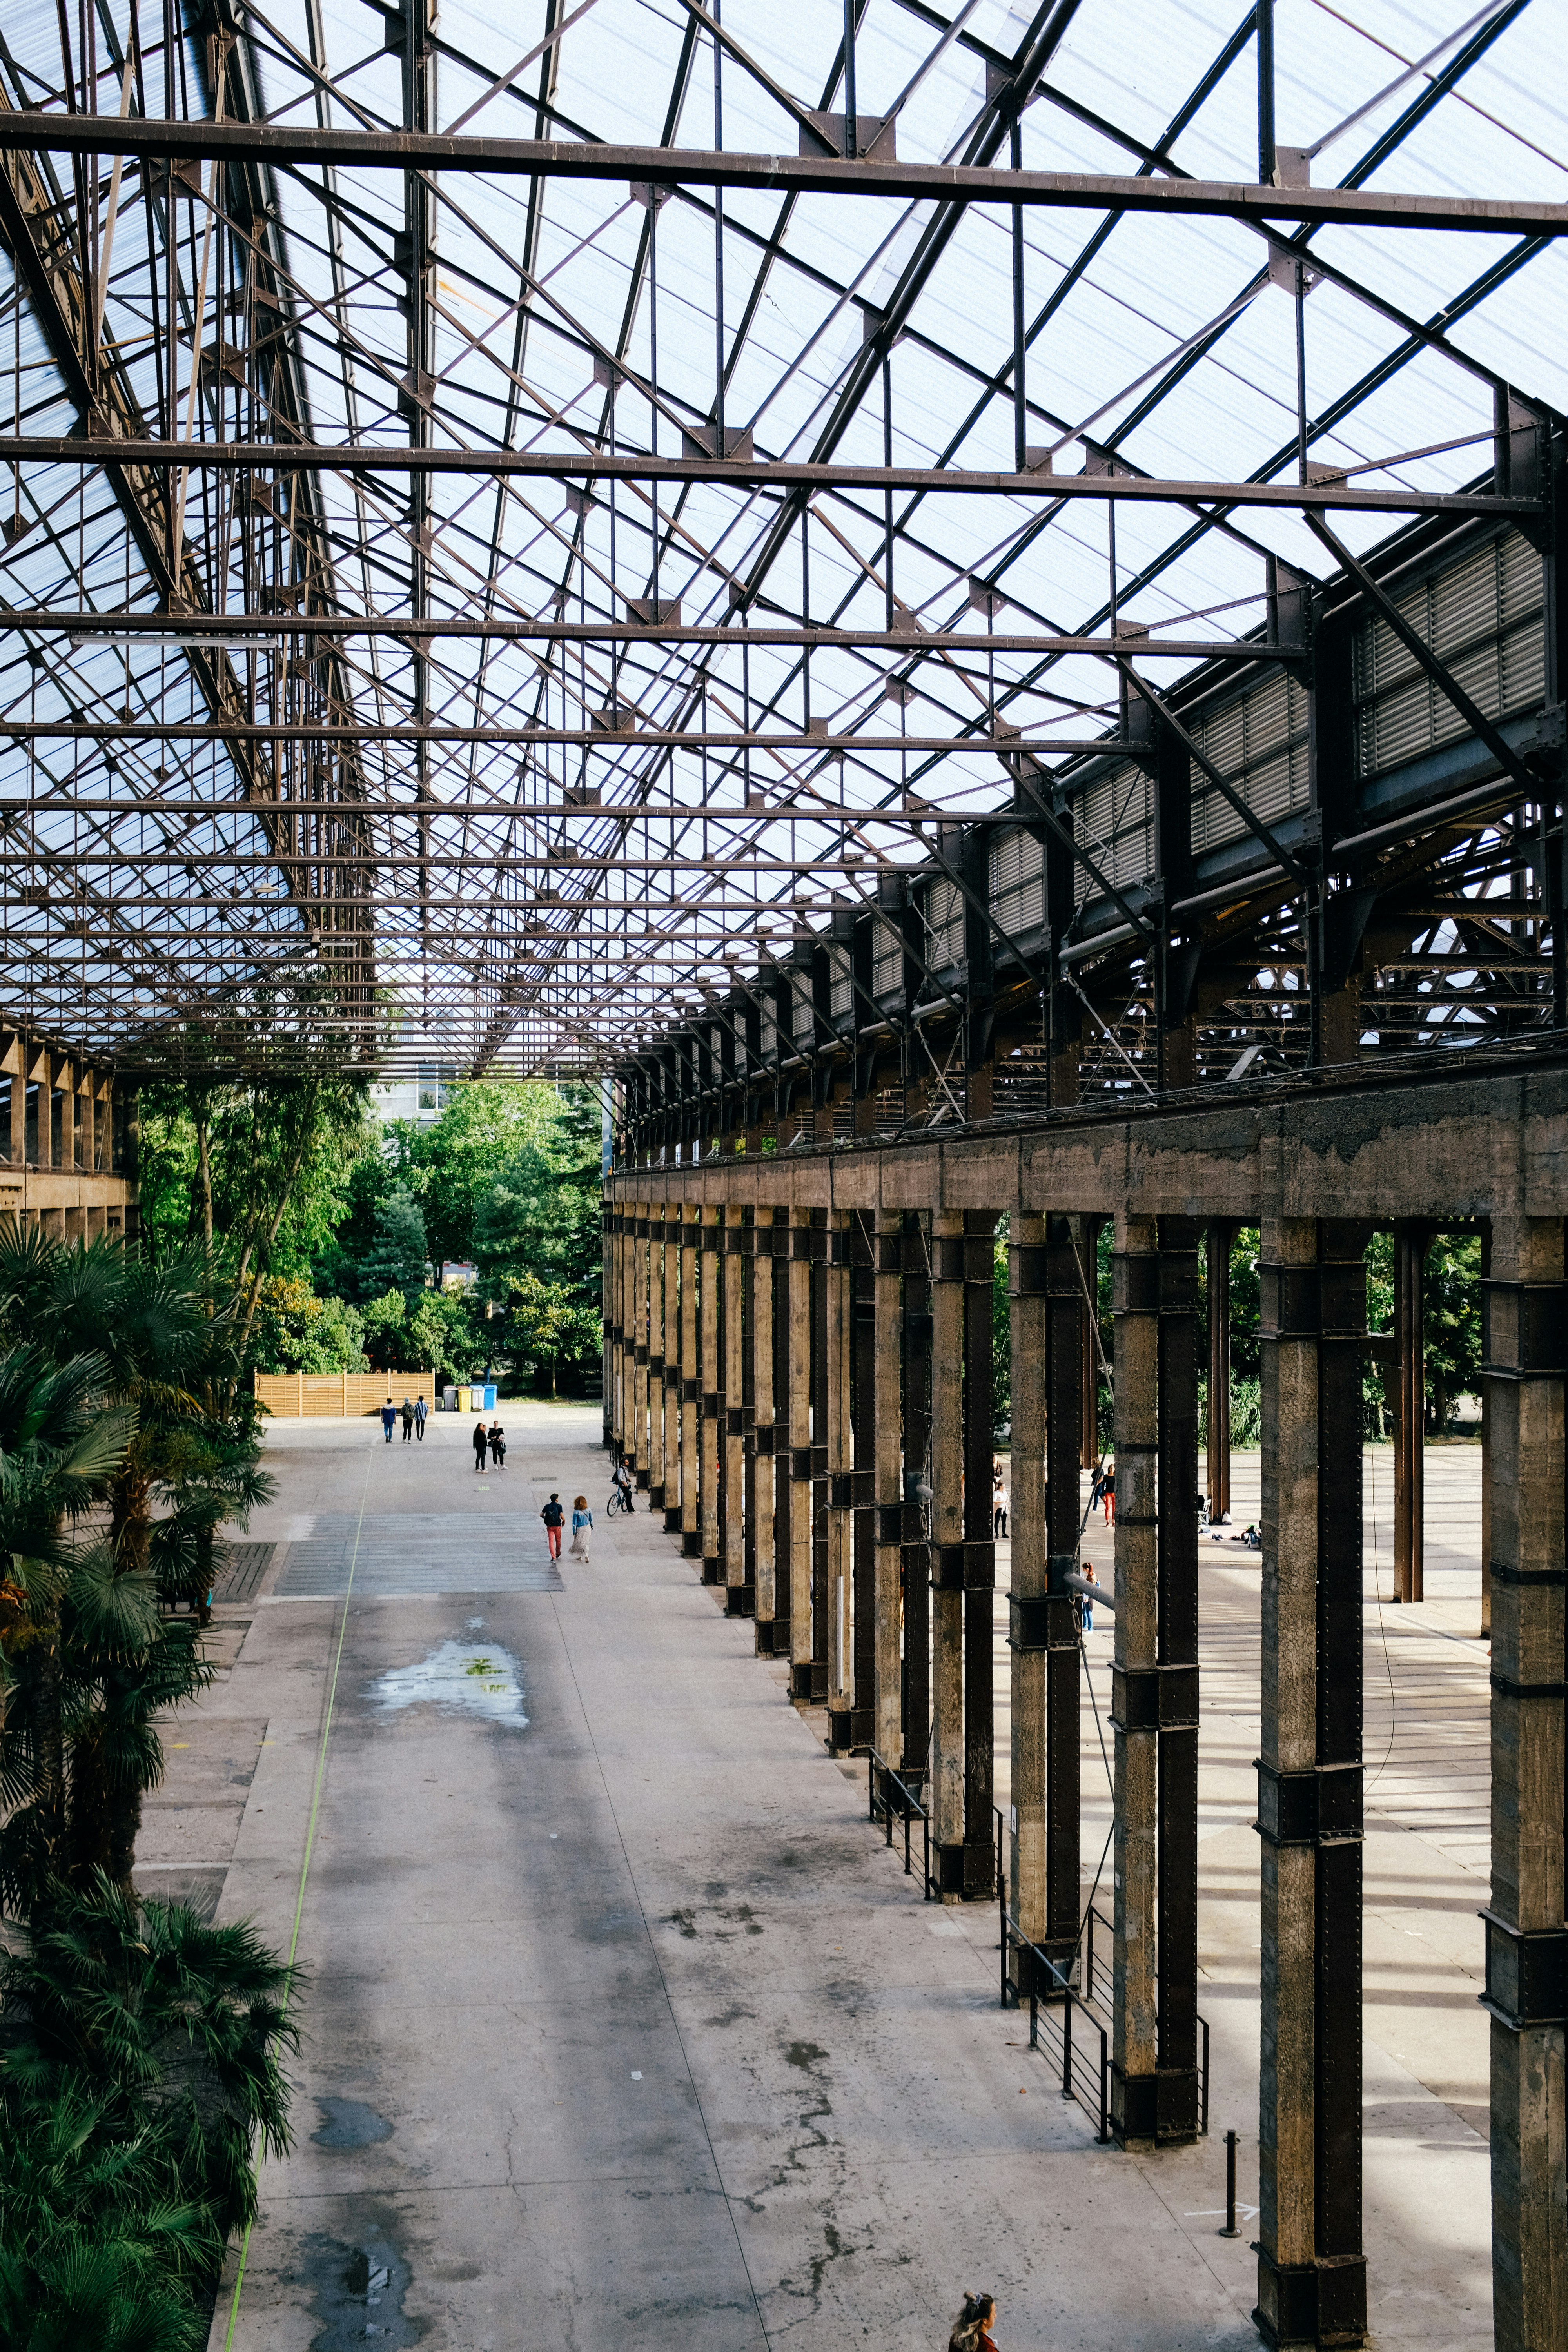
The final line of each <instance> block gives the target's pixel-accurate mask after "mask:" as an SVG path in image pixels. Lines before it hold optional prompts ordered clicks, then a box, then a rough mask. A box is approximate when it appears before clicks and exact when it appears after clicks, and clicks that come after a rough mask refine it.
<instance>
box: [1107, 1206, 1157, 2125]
mask: <svg viewBox="0 0 1568 2352" xmlns="http://www.w3.org/2000/svg"><path fill="white" fill-rule="evenodd" d="M1156 1244H1157V1235H1156V1231H1155V1225H1154V1220H1153V1219H1152V1217H1132V1216H1128V1215H1126V1214H1124V1213H1119V1214H1118V1216H1117V1220H1116V1262H1115V1277H1114V1280H1115V1287H1114V1291H1113V1294H1112V1298H1113V1312H1114V1314H1115V1318H1116V1358H1115V1367H1114V1369H1115V1380H1116V1538H1115V1544H1116V1648H1115V1660H1116V1663H1115V1666H1114V1669H1113V1672H1112V1676H1111V1725H1112V1729H1113V1732H1114V1736H1115V1742H1116V1750H1115V1776H1116V1830H1115V1840H1114V1845H1113V1852H1114V1854H1115V1861H1116V1870H1115V1889H1114V1892H1115V1905H1114V1912H1115V1929H1116V1933H1115V1948H1116V1977H1115V1995H1114V2005H1113V2044H1112V2052H1111V2093H1110V2111H1111V2125H1112V2127H1113V2129H1114V2130H1115V2132H1116V2135H1117V2137H1118V2138H1119V2139H1120V2140H1121V2143H1122V2145H1123V2147H1152V2145H1153V2141H1154V2136H1155V2122H1156V2082H1157V2077H1156V2073H1155V2069H1156V2065H1157V2063H1158V2035H1159V2025H1158V2015H1157V2011H1156V2003H1155V1980H1154V1960H1155V1926H1154V1922H1155V1911H1154V1906H1155V1896H1156V1888H1157V1879H1156V1853H1157V1839H1158V1822H1159V1806H1158V1780H1159V1730H1158V1718H1157V1717H1156V1719H1155V1721H1153V1722H1146V1721H1144V1720H1142V1717H1141V1714H1140V1713H1133V1712H1131V1711H1130V1709H1129V1707H1128V1705H1127V1702H1126V1699H1125V1697H1124V1696H1123V1694H1124V1692H1125V1690H1126V1688H1127V1686H1128V1685H1129V1682H1130V1681H1131V1685H1132V1686H1133V1688H1134V1689H1137V1688H1138V1687H1140V1686H1141V1685H1142V1686H1143V1687H1146V1686H1147V1684H1148V1681H1149V1679H1150V1677H1151V1676H1153V1675H1156V1674H1157V1669H1158V1665H1159V1601H1158V1592H1159V1584H1158V1561H1157V1559H1156V1550H1155V1538H1156V1532H1157V1519H1156V1492H1157V1482H1156V1463H1157V1458H1158V1457H1157V1451H1156V1444H1157V1437H1158V1397H1159V1378H1158V1361H1159V1330H1160V1323H1159V1312H1158V1309H1159V1297H1160V1261H1159V1256H1158V1253H1157V1246H1156Z"/></svg>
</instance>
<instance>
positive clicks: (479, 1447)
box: [474, 1421, 489, 1478]
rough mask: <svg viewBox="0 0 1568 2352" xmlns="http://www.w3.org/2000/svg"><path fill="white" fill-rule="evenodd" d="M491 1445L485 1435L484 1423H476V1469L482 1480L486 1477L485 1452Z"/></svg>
mask: <svg viewBox="0 0 1568 2352" xmlns="http://www.w3.org/2000/svg"><path fill="white" fill-rule="evenodd" d="M488 1446H489V1438H488V1437H487V1436H486V1434H485V1425H484V1423H483V1422H482V1421H476V1422H475V1423H474V1467H475V1469H476V1470H477V1471H478V1472H479V1475H480V1477H481V1478H482V1477H483V1476H484V1475H485V1452H486V1448H487V1447H488Z"/></svg>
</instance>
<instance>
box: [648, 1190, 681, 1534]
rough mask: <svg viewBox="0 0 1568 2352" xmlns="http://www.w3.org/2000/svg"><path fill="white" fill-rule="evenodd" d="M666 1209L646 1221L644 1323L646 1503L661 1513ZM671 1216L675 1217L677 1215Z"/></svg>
mask: <svg viewBox="0 0 1568 2352" xmlns="http://www.w3.org/2000/svg"><path fill="white" fill-rule="evenodd" d="M675 1213H676V1214H679V1211H677V1212H675ZM670 1214H671V1211H670V1210H669V1209H668V1207H667V1208H666V1209H665V1210H664V1211H663V1213H662V1216H659V1217H650V1218H649V1220H648V1242H647V1260H648V1289H647V1302H648V1323H647V1410H648V1429H647V1503H648V1508H649V1510H650V1511H662V1510H663V1508H664V1505H665V1482H666V1479H667V1477H668V1471H667V1469H666V1467H665V1463H666V1458H667V1457H666V1451H665V1443H666V1441H665V1423H664V1399H665V1388H664V1365H665V1348H666V1344H667V1342H666V1339H665V1333H666V1331H667V1329H668V1328H670V1326H669V1325H668V1324H667V1322H666V1318H667V1316H668V1314H669V1311H670V1307H671V1302H672V1299H673V1297H675V1295H676V1288H677V1283H678V1280H679V1253H678V1252H677V1251H676V1250H674V1249H671V1248H668V1247H667V1246H666V1234H667V1232H668V1222H667V1221H668V1217H669V1216H670Z"/></svg>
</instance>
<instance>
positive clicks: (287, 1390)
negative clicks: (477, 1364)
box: [256, 1372, 438, 1421]
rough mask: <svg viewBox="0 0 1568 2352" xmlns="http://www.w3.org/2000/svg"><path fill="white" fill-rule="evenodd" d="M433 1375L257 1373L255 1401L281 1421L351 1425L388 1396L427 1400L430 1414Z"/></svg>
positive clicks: (397, 1402) (377, 1408)
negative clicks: (350, 1423)
mask: <svg viewBox="0 0 1568 2352" xmlns="http://www.w3.org/2000/svg"><path fill="white" fill-rule="evenodd" d="M437 1394H438V1391H437V1387H436V1375H435V1373H434V1372H258V1373H257V1375H256V1402H257V1403H258V1404H264V1405H265V1406H266V1407H267V1410H268V1412H269V1413H271V1414H272V1415H273V1416H274V1417H275V1419H277V1420H279V1421H347V1420H350V1419H352V1418H354V1417H356V1416H358V1415H360V1414H363V1413H372V1412H380V1411H381V1408H382V1406H383V1405H384V1403H385V1402H386V1401H387V1399H388V1397H390V1398H391V1399H392V1402H393V1403H394V1404H395V1405H401V1404H402V1402H403V1400H404V1398H405V1397H418V1396H423V1397H424V1399H425V1402H426V1404H427V1405H428V1406H429V1407H430V1410H431V1412H434V1411H435V1410H436V1402H437Z"/></svg>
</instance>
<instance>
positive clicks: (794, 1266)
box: [775, 1209, 826, 1700]
mask: <svg viewBox="0 0 1568 2352" xmlns="http://www.w3.org/2000/svg"><path fill="white" fill-rule="evenodd" d="M789 1246H790V1255H789V1262H788V1265H787V1268H786V1275H787V1281H786V1288H787V1291H788V1294H789V1323H788V1339H789V1437H790V1454H789V1516H788V1519H787V1522H786V1525H787V1529H788V1535H789V1658H790V1696H791V1697H792V1698H797V1699H803V1700H805V1699H809V1698H810V1697H811V1696H813V1680H814V1677H813V1674H812V1655H813V1651H812V1622H811V1567H812V1562H811V1502H812V1496H811V1212H810V1211H809V1210H808V1209H796V1210H795V1211H793V1212H792V1213H791V1217H790V1234H789ZM775 1492H776V1489H775ZM823 1696H826V1694H823Z"/></svg>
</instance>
